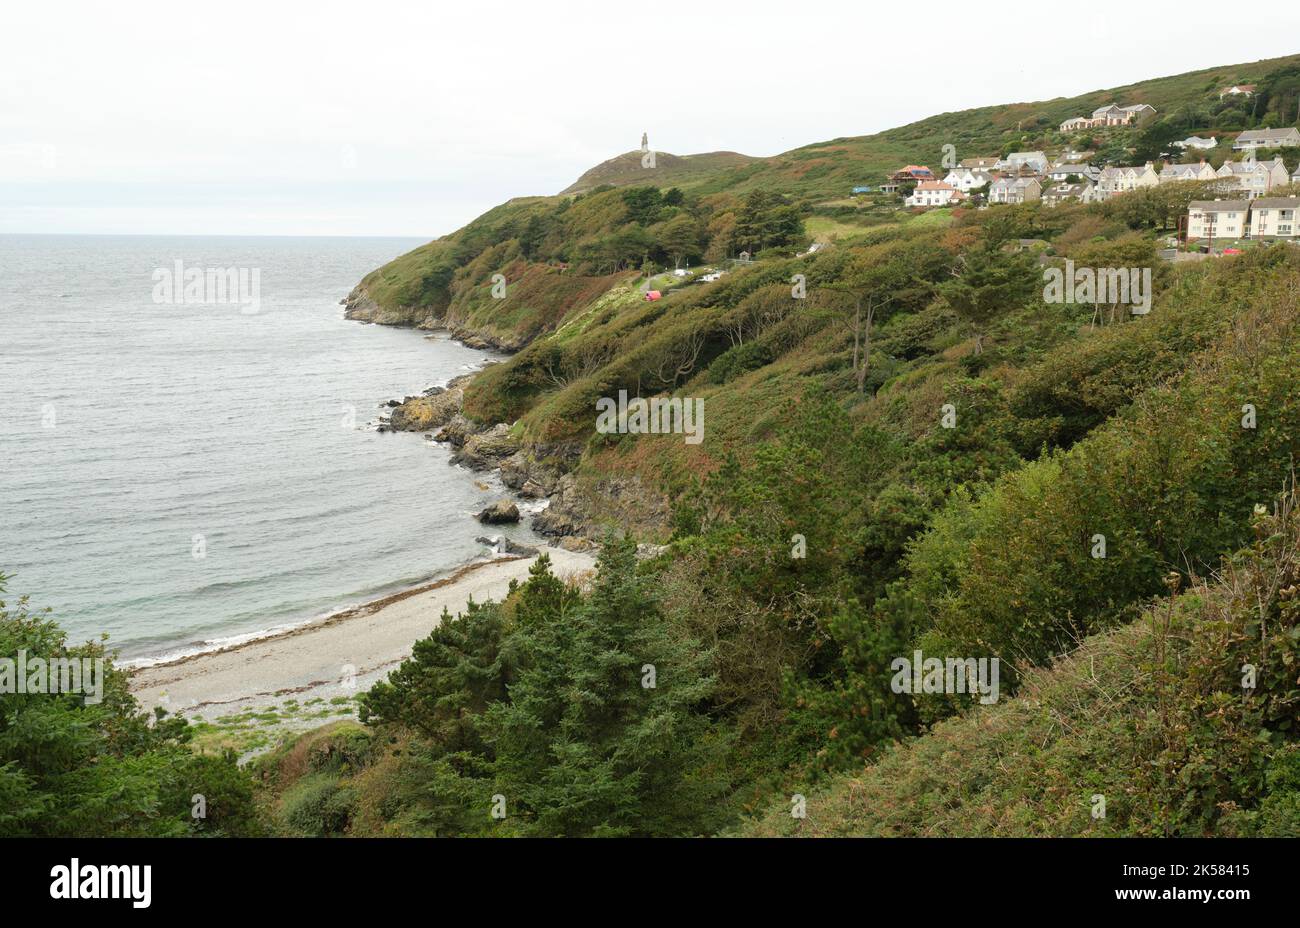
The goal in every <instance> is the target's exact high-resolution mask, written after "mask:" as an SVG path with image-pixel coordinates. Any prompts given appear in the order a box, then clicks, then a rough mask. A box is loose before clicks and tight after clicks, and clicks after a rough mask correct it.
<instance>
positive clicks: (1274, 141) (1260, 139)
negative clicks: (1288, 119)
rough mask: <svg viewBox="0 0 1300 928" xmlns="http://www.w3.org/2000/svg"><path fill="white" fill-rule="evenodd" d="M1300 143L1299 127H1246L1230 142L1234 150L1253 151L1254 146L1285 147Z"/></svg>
mask: <svg viewBox="0 0 1300 928" xmlns="http://www.w3.org/2000/svg"><path fill="white" fill-rule="evenodd" d="M1288 145H1300V129H1296V128H1294V127H1292V128H1287V129H1247V130H1246V131H1245V132H1243V133H1241V135H1239V136H1237V141H1235V142H1233V143H1232V148H1233V150H1234V151H1254V150H1255V149H1256V148H1285V147H1286V146H1288Z"/></svg>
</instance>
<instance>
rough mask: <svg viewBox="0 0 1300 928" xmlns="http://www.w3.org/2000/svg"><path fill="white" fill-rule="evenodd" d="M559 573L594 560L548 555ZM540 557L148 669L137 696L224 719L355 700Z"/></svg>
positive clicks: (145, 703)
mask: <svg viewBox="0 0 1300 928" xmlns="http://www.w3.org/2000/svg"><path fill="white" fill-rule="evenodd" d="M544 552H545V553H546V554H549V555H550V558H551V564H552V570H554V571H555V573H556V575H557V576H561V577H568V576H573V575H576V574H581V573H584V572H586V571H589V570H591V569H592V568H593V567H594V565H595V557H594V556H593V555H592V554H585V553H584V554H579V553H574V552H571V551H565V550H563V549H560V548H546V549H544ZM535 560H536V557H521V558H511V559H499V560H494V561H485V562H480V563H475V564H470V565H468V566H467V567H464V568H461V569H460V570H459V571H457V572H456V573H455V574H453V575H452V576H450V577H447V578H446V579H443V580H439V581H436V582H434V583H429V584H426V585H424V586H421V587H417V588H415V589H413V590H405V591H402V592H400V593H395V594H392V595H390V596H387V597H384V598H383V599H380V600H377V601H376V602H372V603H367V604H366V605H363V606H358V607H356V608H354V609H348V610H345V611H342V612H339V613H337V614H335V615H332V616H330V617H328V618H327V619H325V620H323V621H321V622H318V623H314V624H310V625H305V626H302V627H300V628H296V629H293V630H290V631H287V632H285V633H283V634H279V635H275V636H272V637H267V638H259V639H256V640H254V641H249V642H245V643H242V644H239V645H234V646H232V647H229V648H226V649H224V650H220V651H213V652H208V653H204V654H196V655H192V656H189V657H184V658H180V659H177V660H175V661H171V662H168V663H165V664H157V665H154V666H151V667H142V668H139V669H137V670H136V671H135V672H134V675H133V677H132V683H131V689H132V692H134V693H135V696H136V698H137V699H139V700H140V704H141V707H142V708H144V709H148V710H152V709H153V707H154V706H162V707H163V708H164V709H167V710H168V711H169V712H175V713H180V714H183V715H185V716H187V717H194V718H206V719H214V718H219V717H221V716H226V715H231V714H235V713H238V712H242V711H245V710H249V709H257V708H260V707H263V706H267V705H271V704H274V703H276V702H278V701H279V700H281V699H285V698H293V699H297V700H300V701H305V700H307V699H311V698H314V697H320V698H322V699H331V698H333V697H338V696H353V695H355V694H356V693H357V692H359V691H361V690H363V689H365V688H367V687H368V686H370V684H371V683H373V682H374V681H375V680H378V679H381V678H383V677H384V676H386V675H387V674H388V673H389V672H390V671H391V670H392V669H393V668H394V667H396V666H397V665H398V664H399V663H401V661H402V660H404V659H405V658H407V657H409V656H410V653H411V647H412V645H413V644H414V643H415V642H416V641H417V640H419V639H420V638H423V637H425V636H426V635H428V634H429V632H430V630H432V629H433V627H434V626H435V625H437V624H438V621H439V619H440V618H441V617H442V610H443V607H444V606H445V607H446V608H447V609H448V610H450V612H451V614H452V615H455V614H456V613H457V612H460V611H463V610H464V608H465V604H466V603H467V602H468V601H469V599H470V597H473V598H474V601H475V602H483V601H484V600H488V599H495V600H501V599H502V598H504V596H505V595H506V592H507V590H508V589H509V587H510V581H511V580H520V581H523V580H524V579H526V578H527V576H528V569H529V567H531V566H532V564H533V562H534V561H535Z"/></svg>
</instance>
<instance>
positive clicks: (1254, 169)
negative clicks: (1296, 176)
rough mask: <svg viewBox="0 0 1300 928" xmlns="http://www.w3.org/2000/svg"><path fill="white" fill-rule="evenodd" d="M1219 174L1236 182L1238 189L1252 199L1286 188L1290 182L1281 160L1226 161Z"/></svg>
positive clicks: (1245, 159) (1251, 159) (1250, 159)
mask: <svg viewBox="0 0 1300 928" xmlns="http://www.w3.org/2000/svg"><path fill="white" fill-rule="evenodd" d="M1218 174H1219V176H1220V177H1222V178H1226V179H1231V180H1234V181H1236V184H1237V187H1238V189H1240V190H1241V191H1242V192H1243V193H1245V194H1246V196H1247V197H1249V198H1250V199H1254V198H1255V197H1260V196H1263V195H1264V194H1266V193H1268V192H1269V191H1270V190H1272V189H1273V188H1274V187H1281V186H1284V185H1285V184H1287V183H1288V181H1289V178H1288V177H1287V173H1286V165H1285V164H1284V163H1283V161H1282V159H1281V158H1274V159H1273V160H1272V161H1256V160H1255V159H1254V158H1250V157H1247V158H1244V159H1242V160H1241V161H1225V162H1223V166H1222V167H1220V168H1219V171H1218Z"/></svg>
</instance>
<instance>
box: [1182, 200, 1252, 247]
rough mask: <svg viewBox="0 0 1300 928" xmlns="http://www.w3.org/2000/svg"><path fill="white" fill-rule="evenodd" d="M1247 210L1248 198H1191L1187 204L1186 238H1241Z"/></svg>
mask: <svg viewBox="0 0 1300 928" xmlns="http://www.w3.org/2000/svg"><path fill="white" fill-rule="evenodd" d="M1249 212H1250V201H1249V200H1193V201H1192V202H1191V203H1189V204H1187V238H1188V239H1189V240H1191V239H1210V240H1212V239H1216V238H1219V239H1222V238H1233V239H1236V238H1241V237H1242V236H1244V235H1245V234H1246V229H1247V225H1246V219H1247V216H1248V214H1249Z"/></svg>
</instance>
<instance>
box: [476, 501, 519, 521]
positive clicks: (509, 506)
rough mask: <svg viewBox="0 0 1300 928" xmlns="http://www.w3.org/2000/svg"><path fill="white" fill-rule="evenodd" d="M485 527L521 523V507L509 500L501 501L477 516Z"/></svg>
mask: <svg viewBox="0 0 1300 928" xmlns="http://www.w3.org/2000/svg"><path fill="white" fill-rule="evenodd" d="M477 519H478V520H479V521H480V522H482V523H483V524H484V525H505V524H508V523H511V522H518V521H519V507H518V506H516V505H515V504H514V503H512V502H510V500H508V499H499V500H497V501H496V502H495V503H493V504H492V505H491V506H488V507H487V508H486V509H484V510H483V511H482V512H480V513H479V514H478V516H477Z"/></svg>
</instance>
